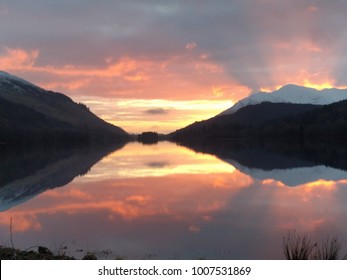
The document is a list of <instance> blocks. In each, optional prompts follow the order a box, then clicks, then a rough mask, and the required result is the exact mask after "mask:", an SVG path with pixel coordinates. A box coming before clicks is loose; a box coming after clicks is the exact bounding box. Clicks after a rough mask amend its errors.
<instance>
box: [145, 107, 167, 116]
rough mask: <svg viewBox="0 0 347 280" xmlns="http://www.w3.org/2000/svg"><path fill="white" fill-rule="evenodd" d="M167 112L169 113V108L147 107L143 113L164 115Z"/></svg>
mask: <svg viewBox="0 0 347 280" xmlns="http://www.w3.org/2000/svg"><path fill="white" fill-rule="evenodd" d="M168 113H169V110H166V109H163V108H155V109H148V110H146V111H145V114H149V115H166V114H168Z"/></svg>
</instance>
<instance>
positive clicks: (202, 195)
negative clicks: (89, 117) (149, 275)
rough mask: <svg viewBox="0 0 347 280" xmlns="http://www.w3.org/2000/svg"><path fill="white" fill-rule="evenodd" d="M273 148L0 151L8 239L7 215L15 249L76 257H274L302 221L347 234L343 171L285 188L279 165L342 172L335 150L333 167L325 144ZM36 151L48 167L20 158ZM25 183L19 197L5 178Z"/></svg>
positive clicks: (0, 219)
mask: <svg viewBox="0 0 347 280" xmlns="http://www.w3.org/2000/svg"><path fill="white" fill-rule="evenodd" d="M269 145H270V144H268V145H267V146H263V147H262V146H259V145H255V146H254V145H253V144H252V145H248V144H247V145H246V144H244V143H230V142H228V141H225V142H224V143H215V144H211V143H200V144H199V145H195V146H194V147H192V146H189V149H188V148H185V147H181V146H177V145H176V144H174V143H169V142H160V143H158V145H151V146H148V145H147V146H143V145H141V144H139V143H129V144H127V145H125V146H124V147H109V148H103V149H101V150H97V149H94V150H93V149H92V150H89V151H86V150H85V151H83V149H82V150H80V151H75V152H72V151H65V153H64V151H63V150H62V151H59V152H54V153H53V154H55V156H53V155H52V154H51V155H50V156H48V154H47V153H46V152H42V155H41V156H40V155H39V154H37V155H36V156H35V153H32V154H31V155H30V156H29V155H25V156H24V155H23V159H22V160H19V161H18V163H15V161H14V160H15V159H13V158H12V157H11V156H10V155H7V156H4V157H2V162H1V164H2V165H1V167H2V168H5V170H7V173H6V174H8V175H9V176H7V175H6V174H5V173H2V176H1V184H2V186H7V187H6V188H7V191H6V192H2V193H0V197H1V202H3V203H4V204H3V205H4V206H3V212H1V213H0V234H1V236H3V239H2V243H4V244H6V242H7V244H9V241H10V233H9V221H10V218H12V219H13V241H14V245H15V246H16V247H20V248H28V247H30V246H33V245H37V244H40V245H44V246H47V247H49V248H52V249H53V250H54V249H55V248H61V247H62V246H61V245H64V246H67V253H68V254H71V255H75V256H76V257H79V256H81V255H83V254H84V252H85V251H94V252H95V253H96V254H97V255H98V257H99V258H111V259H112V258H116V257H118V256H121V257H124V258H129V259H136V258H157V259H167V258H169V259H170V258H181V259H198V258H207V259H278V258H283V256H282V247H281V246H282V236H284V235H285V234H286V232H287V230H290V229H294V228H295V229H296V230H297V231H299V232H307V233H309V234H310V235H311V236H312V238H317V239H323V238H325V237H327V236H328V235H330V236H335V235H336V236H337V237H338V238H339V239H340V240H341V241H342V242H343V238H344V237H345V236H347V225H346V224H345V222H344V221H345V220H346V218H347V204H346V200H347V188H346V185H347V181H346V179H347V177H346V176H344V175H341V176H342V177H341V176H340V177H336V180H335V179H334V180H332V179H329V178H330V177H329V176H330V175H329V176H327V174H324V173H325V172H326V170H327V169H324V168H323V169H321V170H320V172H322V173H323V174H321V176H319V180H315V178H312V180H313V181H312V180H311V179H309V178H305V179H303V177H300V178H299V179H297V182H296V183H299V185H300V186H299V187H296V188H289V187H288V185H287V184H286V181H285V180H283V178H282V177H283V176H282V177H281V176H280V177H278V178H276V177H275V176H273V174H272V173H271V172H274V171H281V172H284V173H285V172H286V171H288V172H292V171H293V170H294V171H295V170H296V169H301V168H306V169H311V168H315V167H317V166H318V167H319V166H322V167H326V168H331V169H333V170H337V171H339V172H345V171H344V170H343V168H342V166H343V164H344V162H343V160H342V159H341V158H339V157H337V160H338V161H337V162H338V163H332V165H330V166H328V165H327V162H328V161H329V160H330V159H329V156H328V152H326V150H328V148H326V150H324V149H323V148H322V147H321V148H320V150H321V151H322V153H321V155H323V159H319V158H318V157H316V155H314V153H313V152H312V151H311V152H306V154H305V153H304V154H305V156H300V153H299V152H297V147H293V146H290V145H288V146H287V147H286V148H283V147H282V149H279V148H278V147H276V145H275V144H272V145H270V146H269ZM117 148H119V149H118V150H117ZM298 148H299V149H300V145H299V146H298ZM335 148H336V149H337V148H339V147H337V146H335ZM193 149H194V150H193ZM331 149H332V148H331ZM339 149H342V148H339ZM112 150H114V151H113V152H112ZM302 151H303V149H302ZM67 154H69V155H70V156H67ZM44 155H46V157H45V156H44ZM339 155H340V156H341V157H342V156H343V155H344V152H343V151H342V150H341V151H340V152H339ZM35 158H36V159H37V160H38V161H40V162H41V165H40V166H35V164H38V163H33V164H32V165H30V164H25V165H24V162H35ZM3 159H5V160H3ZM18 159H19V158H18ZM20 162H22V164H21V163H20ZM13 166H17V167H19V166H22V169H23V170H22V171H18V172H17V171H15V170H14V169H13V170H11V168H13ZM25 166H27V167H28V168H31V170H29V169H28V168H25ZM2 170H4V169H2ZM88 170H89V172H88ZM254 170H256V171H257V172H258V173H259V172H260V171H261V172H263V174H261V176H260V175H259V174H258V173H256V172H254ZM259 170H260V171H259ZM329 172H330V171H329ZM15 174H17V175H18V178H15ZM83 174H84V175H83ZM254 174H256V175H257V174H258V177H257V176H255V175H254ZM292 174H294V173H292ZM343 174H344V173H343ZM80 175H83V176H80ZM75 176H78V177H75ZM291 176H294V175H290V176H288V177H291ZM300 176H301V175H300ZM74 177H75V179H73V178H74ZM317 178H318V177H317ZM23 182H24V183H23ZM17 183H22V184H21V185H22V186H25V188H23V187H20V188H19V189H18V190H16V189H15V188H13V190H12V194H11V191H10V189H11V188H9V187H8V186H16V185H18V184H17ZM63 184H66V185H65V186H64V187H59V188H57V186H59V185H63ZM29 186H31V187H29ZM30 189H32V191H29V190H30ZM23 190H25V191H23ZM0 191H1V189H0ZM4 194H6V195H7V196H6V195H4ZM8 194H11V195H8ZM16 195H17V196H18V199H17V200H16V199H15V198H16ZM5 198H6V199H5ZM8 198H11V199H8ZM29 198H30V199H29ZM11 207H12V208H11ZM6 209H7V210H6ZM344 243H345V242H344ZM345 248H346V247H344V248H343V251H346V250H345ZM80 249H83V250H84V252H82V253H80V252H79V251H78V250H80Z"/></svg>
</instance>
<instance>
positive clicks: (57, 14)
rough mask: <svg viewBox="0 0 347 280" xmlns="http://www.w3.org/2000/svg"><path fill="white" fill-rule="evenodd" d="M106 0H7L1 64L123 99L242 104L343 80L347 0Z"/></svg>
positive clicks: (44, 81)
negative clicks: (264, 93)
mask: <svg viewBox="0 0 347 280" xmlns="http://www.w3.org/2000/svg"><path fill="white" fill-rule="evenodd" d="M106 2H107V3H104V4H103V5H100V4H98V2H96V1H92V0H84V1H82V0H75V1H70V0H61V1H52V0H36V1H34V0H27V1H19V0H13V1H5V3H4V4H1V6H0V26H4V27H6V28H2V30H1V39H0V66H1V68H2V70H4V71H8V72H10V73H13V74H17V75H19V76H22V77H23V78H25V79H28V80H30V81H32V82H34V83H36V84H39V85H40V86H43V87H46V88H48V89H51V90H55V91H60V92H63V93H66V94H68V95H70V96H72V97H81V96H93V97H99V98H101V97H103V98H111V97H112V98H117V99H142V100H151V99H161V100H165V99H166V100H185V101H191V100H221V101H222V100H224V101H225V100H231V101H232V102H236V101H238V100H239V99H241V98H244V97H246V96H247V95H249V94H250V93H251V92H256V91H259V90H261V89H264V88H267V89H269V90H272V89H276V88H278V87H279V86H281V85H284V84H288V83H295V84H298V85H314V86H315V87H323V86H325V85H329V86H340V87H344V86H346V85H347V58H346V55H345V50H346V49H347V36H346V32H345V26H346V25H347V17H346V16H345V15H346V12H347V2H346V1H341V0H332V1H323V0H315V1H313V0H302V1H295V3H293V2H294V1H292V0H283V1H276V0H235V1H224V0H217V1H208V0H201V1H180V0H177V1H165V2H158V1H149V0H148V1H146V0H132V1H106ZM1 11H6V13H5V14H4V13H2V14H1ZM38 15H40V16H38ZM158 108H162V106H160V105H159V107H158ZM141 113H142V115H143V112H141ZM150 114H151V113H148V115H150ZM154 114H155V113H154ZM139 115H141V114H139ZM152 115H153V114H152ZM157 115H159V114H157Z"/></svg>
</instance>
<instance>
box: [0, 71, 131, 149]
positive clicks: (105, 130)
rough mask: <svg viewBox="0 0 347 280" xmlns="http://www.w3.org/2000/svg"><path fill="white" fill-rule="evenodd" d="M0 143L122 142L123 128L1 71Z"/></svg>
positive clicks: (124, 136) (77, 104) (66, 99)
mask: <svg viewBox="0 0 347 280" xmlns="http://www.w3.org/2000/svg"><path fill="white" fill-rule="evenodd" d="M0 100H1V104H0V117H1V118H0V132H1V135H0V142H6V143H14V142H22V141H29V142H32V141H34V142H35V141H36V142H37V141H39V142H41V141H44V142H47V141H48V140H57V139H59V141H61V140H64V138H66V139H65V140H64V141H65V142H68V141H69V139H70V140H73V139H74V141H79V140H81V141H89V140H91V139H92V140H93V141H94V140H95V141H98V140H101V141H103V140H105V139H107V140H110V141H113V140H114V141H123V140H125V139H127V138H128V137H129V135H128V133H127V132H125V131H124V130H123V129H122V128H120V127H117V126H114V125H112V124H110V123H107V122H105V121H104V120H102V119H100V118H99V117H97V116H96V115H95V114H93V113H92V112H91V111H90V110H89V108H87V106H85V105H84V104H82V103H76V102H74V101H73V100H72V99H71V98H70V97H67V96H66V95H64V94H62V93H57V92H53V91H47V90H45V89H43V88H40V87H38V86H36V85H34V84H32V83H30V82H28V81H26V80H24V79H22V78H19V77H17V76H13V75H11V74H9V73H6V72H3V71H0Z"/></svg>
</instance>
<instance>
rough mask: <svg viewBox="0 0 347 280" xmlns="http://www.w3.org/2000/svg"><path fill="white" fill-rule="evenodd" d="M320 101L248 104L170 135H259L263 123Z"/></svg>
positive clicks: (309, 107)
mask: <svg viewBox="0 0 347 280" xmlns="http://www.w3.org/2000/svg"><path fill="white" fill-rule="evenodd" d="M320 107H321V105H312V104H290V103H270V102H264V103H261V104H256V105H249V106H246V107H243V108H240V110H238V111H236V112H235V113H233V114H227V115H217V116H215V117H213V118H211V119H208V120H205V121H201V122H195V123H193V124H191V125H189V126H187V127H185V128H182V129H179V130H177V131H175V132H173V133H171V134H169V135H168V137H169V138H171V139H174V140H175V141H181V140H183V141H184V140H186V139H206V138H243V137H250V136H255V135H259V133H260V132H261V131H262V130H263V129H264V124H268V123H271V122H275V121H278V120H282V119H283V118H289V117H293V116H297V115H300V114H302V113H304V112H308V111H311V110H314V109H318V108H320Z"/></svg>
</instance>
